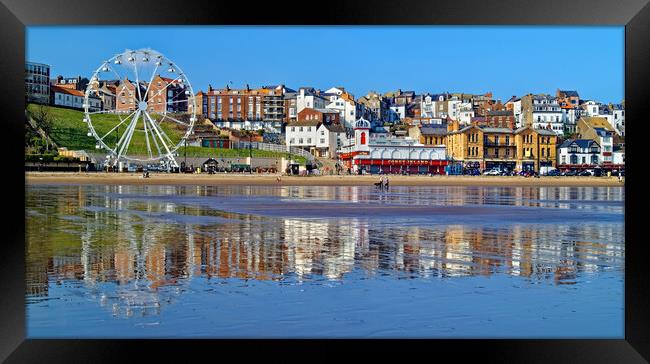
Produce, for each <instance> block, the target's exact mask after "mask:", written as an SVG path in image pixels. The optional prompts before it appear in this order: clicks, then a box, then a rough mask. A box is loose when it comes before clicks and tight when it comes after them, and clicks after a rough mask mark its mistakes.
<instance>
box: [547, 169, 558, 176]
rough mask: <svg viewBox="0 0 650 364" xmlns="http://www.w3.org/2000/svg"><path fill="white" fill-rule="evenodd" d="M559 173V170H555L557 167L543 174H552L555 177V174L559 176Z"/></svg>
mask: <svg viewBox="0 0 650 364" xmlns="http://www.w3.org/2000/svg"><path fill="white" fill-rule="evenodd" d="M559 175H560V171H559V170H557V169H553V170H550V171H548V172H546V174H545V176H552V177H556V176H559Z"/></svg>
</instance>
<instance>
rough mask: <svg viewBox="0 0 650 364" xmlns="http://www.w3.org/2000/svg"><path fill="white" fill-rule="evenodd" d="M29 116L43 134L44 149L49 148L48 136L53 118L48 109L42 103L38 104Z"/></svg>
mask: <svg viewBox="0 0 650 364" xmlns="http://www.w3.org/2000/svg"><path fill="white" fill-rule="evenodd" d="M31 117H32V119H33V120H34V122H35V123H36V127H37V128H38V129H40V130H41V131H42V132H43V133H44V135H43V139H44V141H45V149H46V150H48V151H49V150H50V143H49V139H48V136H49V135H50V134H51V132H52V128H53V124H54V120H53V119H52V115H51V114H50V109H49V108H47V107H46V106H44V105H38V106H37V107H36V109H35V110H34V111H32V112H31Z"/></svg>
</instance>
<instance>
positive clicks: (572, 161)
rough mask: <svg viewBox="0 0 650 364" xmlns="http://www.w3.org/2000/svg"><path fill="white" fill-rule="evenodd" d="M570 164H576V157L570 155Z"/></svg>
mask: <svg viewBox="0 0 650 364" xmlns="http://www.w3.org/2000/svg"><path fill="white" fill-rule="evenodd" d="M571 164H578V156H577V155H572V156H571Z"/></svg>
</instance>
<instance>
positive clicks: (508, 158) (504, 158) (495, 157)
mask: <svg viewBox="0 0 650 364" xmlns="http://www.w3.org/2000/svg"><path fill="white" fill-rule="evenodd" d="M483 158H484V159H485V160H499V161H514V160H516V159H517V158H516V157H515V156H513V155H494V154H484V155H483Z"/></svg>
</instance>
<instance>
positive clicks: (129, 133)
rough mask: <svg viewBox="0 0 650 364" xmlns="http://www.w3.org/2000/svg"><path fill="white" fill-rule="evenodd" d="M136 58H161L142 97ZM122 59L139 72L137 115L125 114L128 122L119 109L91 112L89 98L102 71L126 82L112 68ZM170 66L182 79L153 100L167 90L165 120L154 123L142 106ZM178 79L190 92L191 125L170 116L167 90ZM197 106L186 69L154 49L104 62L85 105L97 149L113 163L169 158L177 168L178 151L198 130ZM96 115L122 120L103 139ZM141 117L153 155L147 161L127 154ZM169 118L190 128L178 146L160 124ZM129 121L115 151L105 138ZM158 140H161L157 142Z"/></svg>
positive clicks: (116, 56)
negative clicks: (158, 75)
mask: <svg viewBox="0 0 650 364" xmlns="http://www.w3.org/2000/svg"><path fill="white" fill-rule="evenodd" d="M135 55H140V56H141V55H145V57H147V56H149V55H153V56H154V57H155V58H156V59H157V61H156V68H155V69H154V71H153V72H152V74H151V79H150V80H149V83H148V85H147V89H146V91H145V93H144V95H142V94H141V90H140V87H139V85H140V80H139V77H138V71H137V62H134V61H132V59H135V58H134V56H135ZM122 58H123V59H125V60H126V61H125V62H130V63H133V67H134V73H135V76H136V77H135V78H136V79H135V85H136V87H135V88H136V90H137V91H136V92H135V93H134V97H135V99H136V100H137V102H136V108H135V110H134V111H133V112H131V113H126V114H125V115H127V116H126V117H125V118H124V119H123V118H122V117H121V116H122V115H121V114H120V113H117V111H116V110H100V111H94V112H93V111H90V110H89V109H90V100H89V97H90V94H91V92H93V91H94V90H92V89H91V88H92V85H93V84H94V82H99V81H100V77H99V73H100V71H102V72H111V71H112V72H113V73H114V74H115V75H116V76H118V80H119V81H120V82H122V81H123V77H122V76H121V75H119V74H118V73H117V71H116V70H115V69H114V68H113V66H112V65H113V64H114V63H115V62H116V61H119V62H120V63H119V64H121V62H123V61H122V60H121V59H122ZM147 61H149V60H148V58H147ZM158 63H160V64H158ZM167 65H168V66H169V67H170V69H175V70H178V72H177V74H178V77H174V81H172V82H168V83H167V84H166V85H165V86H164V87H163V88H162V89H160V90H159V91H158V93H157V94H156V95H154V96H153V97H156V96H158V95H160V93H161V92H163V91H165V97H164V99H165V103H164V105H165V107H164V112H163V114H162V118H161V119H160V121H158V122H156V121H155V120H154V118H152V117H151V115H150V114H149V112H147V110H146V107H145V108H144V109H143V108H142V106H140V105H141V104H142V103H144V104H146V103H147V101H145V100H146V98H147V96H150V95H149V90H150V88H151V84H152V82H153V79H154V77H155V75H156V71H157V70H158V68H159V67H160V66H163V67H166V66H167ZM104 69H108V71H106V70H104ZM173 72H174V71H172V72H171V73H173ZM127 79H128V78H127ZM178 80H182V81H181V82H182V83H183V85H184V86H185V91H186V92H187V91H189V95H187V94H186V96H187V104H188V105H187V107H188V110H187V112H188V113H189V114H190V118H189V123H185V122H182V121H180V120H178V119H176V118H173V117H171V116H169V115H167V108H168V106H169V102H168V101H167V100H166V97H167V96H166V90H167V87H169V86H170V85H171V84H172V83H174V82H176V81H178ZM113 96H115V97H116V101H115V103H116V104H115V107H116V108H117V95H113ZM190 99H191V102H192V108H191V109H192V110H191V112H190V111H189V108H190ZM196 107H197V105H196V97H195V94H194V89H193V88H192V84H191V83H190V81H189V79H188V78H187V76H186V75H185V72H183V70H182V69H181V68H180V67H179V66H178V65H177V64H176V63H175V62H172V61H171V60H170V59H169V58H167V57H165V56H164V55H163V54H162V53H160V52H158V51H155V50H151V49H139V50H126V51H125V52H123V53H119V54H116V55H114V56H113V57H111V58H110V59H108V60H107V61H104V62H103V63H102V65H101V66H99V67H98V68H97V69H96V70H95V72H93V74H92V76H91V79H90V82H89V83H88V86H87V87H86V91H85V93H84V104H83V108H84V120H83V121H84V122H85V123H86V124H87V125H88V129H89V134H91V135H92V136H93V137H94V138H95V140H96V142H97V143H98V144H96V147H97V148H98V149H99V148H103V149H105V150H107V151H108V152H109V153H110V155H109V159H112V160H113V164H116V163H118V162H119V161H120V160H126V161H133V162H142V163H147V162H157V161H161V162H162V161H164V160H165V159H167V160H169V162H170V163H171V164H172V165H173V166H175V167H178V163H177V162H176V158H175V156H176V151H177V150H178V148H180V147H181V145H183V144H184V143H185V141H186V140H187V138H188V137H189V135H190V134H192V131H193V130H194V124H195V122H196ZM94 114H113V115H116V116H117V118H118V119H119V121H120V122H119V123H117V124H116V125H115V126H114V127H113V128H112V129H111V130H110V131H109V132H108V133H106V134H104V136H102V137H100V136H99V134H98V133H97V131H96V130H95V127H94V126H93V124H92V115H94ZM140 116H142V125H143V127H144V133H145V140H146V143H147V153H148V155H149V158H144V159H143V158H137V157H133V156H129V155H127V154H126V152H127V151H128V146H129V144H130V142H131V138H132V137H133V133H134V131H135V127H136V125H137V124H138V120H139V119H140ZM167 118H168V119H170V120H172V121H174V122H176V123H180V124H183V125H186V126H187V130H186V131H185V134H184V135H183V136H182V137H181V139H180V140H179V142H178V143H176V144H174V143H173V141H172V140H171V139H170V138H169V136H167V134H166V133H165V132H164V131H163V130H162V128H161V127H160V122H162V121H163V120H165V119H167ZM129 119H131V120H130V121H129ZM126 122H128V124H127V126H126V128H127V129H126V131H125V132H124V133H123V134H122V136H121V137H120V139H119V140H118V142H117V144H116V146H115V147H114V148H112V147H110V146H109V145H108V144H106V143H105V142H104V138H106V137H107V136H108V135H109V134H111V133H112V132H113V131H114V130H115V129H116V128H118V127H119V126H120V125H122V124H125V123H126ZM147 123H148V124H149V126H148V127H147ZM149 134H151V139H152V141H153V143H154V144H155V146H156V150H157V151H158V153H157V154H154V153H153V150H152V148H151V143H150V141H149ZM156 137H157V138H158V139H156ZM165 138H166V139H165ZM158 142H160V144H162V147H163V148H164V149H161V146H160V144H158ZM167 142H169V144H171V145H169V144H167Z"/></svg>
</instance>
